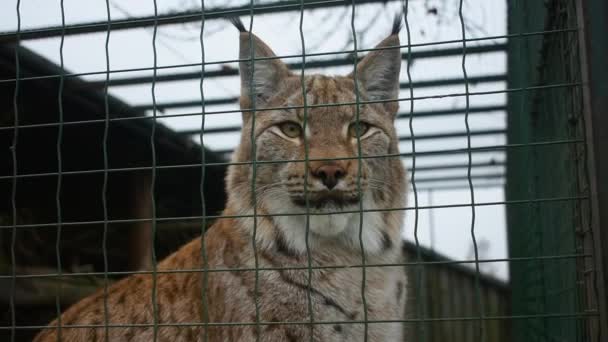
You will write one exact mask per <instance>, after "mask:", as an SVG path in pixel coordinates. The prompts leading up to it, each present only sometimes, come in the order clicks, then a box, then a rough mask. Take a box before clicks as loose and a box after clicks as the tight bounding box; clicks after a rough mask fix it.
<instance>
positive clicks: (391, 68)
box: [349, 33, 401, 116]
mask: <svg viewBox="0 0 608 342" xmlns="http://www.w3.org/2000/svg"><path fill="white" fill-rule="evenodd" d="M391 46H399V36H398V35H397V34H396V33H394V34H391V35H390V36H388V37H387V38H386V39H384V40H383V41H382V42H380V44H378V45H377V46H376V48H387V47H391ZM400 70H401V52H400V51H399V48H398V47H396V48H394V49H383V50H375V51H372V52H371V53H369V54H368V55H367V56H365V57H364V58H363V59H362V60H361V61H360V62H359V63H358V64H357V82H358V87H359V89H361V90H363V91H364V92H365V94H367V96H368V98H369V100H370V101H374V100H392V99H395V100H396V99H397V98H398V97H399V72H400ZM349 76H350V77H353V76H354V72H353V73H351V74H350V75H349ZM383 105H384V107H385V108H386V110H387V111H388V112H389V113H391V114H392V115H393V116H394V115H395V114H396V113H397V110H398V109H399V102H397V101H395V102H383Z"/></svg>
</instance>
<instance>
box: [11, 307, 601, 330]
mask: <svg viewBox="0 0 608 342" xmlns="http://www.w3.org/2000/svg"><path fill="white" fill-rule="evenodd" d="M597 315H598V312H597V311H595V310H592V311H589V312H573V313H550V314H536V315H533V314H532V315H510V316H486V317H484V319H483V320H484V321H496V320H509V321H513V320H519V319H531V318H553V319H560V318H574V319H586V318H588V317H594V316H597ZM477 320H479V317H477V316H472V317H447V318H444V317H442V318H425V319H403V320H397V319H383V320H368V321H363V320H348V321H334V320H329V321H319V322H316V323H315V324H316V325H329V324H364V323H365V322H367V323H368V324H378V323H425V322H450V321H452V322H458V321H477ZM258 324H260V325H268V326H272V325H307V324H309V323H308V321H278V322H273V321H269V322H266V321H264V322H259V323H258V322H213V323H207V324H205V323H200V322H175V323H160V324H158V326H159V327H243V326H255V325H258ZM154 326H155V325H153V324H149V323H139V324H137V323H132V324H110V325H109V328H151V327H154ZM7 328H8V327H1V326H0V330H5V329H7ZM17 328H18V329H22V330H26V329H36V330H40V329H49V327H48V326H42V325H24V326H19V327H17ZM64 328H66V329H67V328H69V329H80V328H84V329H90V328H103V325H102V324H73V325H72V324H71V325H66V326H65V327H64Z"/></svg>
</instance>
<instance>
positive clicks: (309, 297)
mask: <svg viewBox="0 0 608 342" xmlns="http://www.w3.org/2000/svg"><path fill="white" fill-rule="evenodd" d="M303 26H304V1H303V0H302V2H301V7H300V28H299V29H300V41H301V47H302V68H301V72H300V87H301V88H302V101H303V104H304V110H303V114H304V117H303V120H302V130H303V136H304V170H308V169H309V165H310V164H309V153H310V141H309V140H308V137H307V134H306V128H307V126H308V108H307V107H308V96H307V92H306V82H305V81H304V76H305V72H306V42H305V41H304V30H303ZM304 204H305V205H306V216H305V217H304V220H305V223H304V224H305V229H306V232H305V234H306V239H305V241H304V242H305V244H306V259H307V263H308V265H307V266H308V274H307V276H308V277H307V285H308V287H307V289H306V297H307V298H306V299H307V301H308V314H309V315H310V325H309V331H310V332H309V334H310V338H309V340H310V342H313V341H314V323H315V317H314V310H313V305H312V288H313V287H312V255H311V252H310V215H309V213H310V199H309V197H308V172H306V173H304Z"/></svg>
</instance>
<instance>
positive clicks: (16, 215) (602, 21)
mask: <svg viewBox="0 0 608 342" xmlns="http://www.w3.org/2000/svg"><path fill="white" fill-rule="evenodd" d="M45 13H47V14H48V15H44V14H45ZM399 13H401V14H400V16H399V17H398V18H399V22H400V24H401V25H402V26H403V28H402V29H401V32H400V33H399V37H400V39H401V43H400V44H401V45H399V46H398V49H399V53H400V58H401V73H400V76H399V79H398V83H399V84H398V87H399V90H398V94H397V96H398V98H393V99H390V100H392V101H397V102H398V103H399V108H400V109H399V111H398V112H397V114H396V116H395V119H394V126H395V128H396V133H397V136H396V139H397V142H396V144H397V145H398V147H399V149H400V151H401V152H400V153H399V154H397V155H387V154H384V155H378V156H371V157H369V156H363V155H362V154H361V150H360V149H359V152H358V155H357V156H356V157H354V158H352V159H353V163H357V162H358V163H359V165H361V163H362V162H363V160H366V158H369V159H373V158H377V159H382V158H385V159H386V158H399V160H401V161H402V162H403V164H404V165H405V166H406V167H407V170H408V172H407V181H408V193H407V204H406V205H405V206H400V207H390V208H385V209H383V210H384V211H396V212H400V213H401V214H402V215H404V217H405V221H404V224H403V231H404V233H403V236H402V239H400V243H401V246H398V247H399V249H400V253H401V254H402V255H403V259H402V261H400V262H398V263H392V264H387V265H366V264H365V258H364V259H363V264H359V263H356V264H349V265H329V266H327V267H326V268H328V269H332V268H336V269H355V268H356V269H359V268H361V269H363V271H362V272H363V274H365V272H366V271H365V269H366V268H367V267H370V268H371V267H394V266H397V267H400V268H402V269H405V272H406V274H407V283H408V287H407V300H406V302H405V304H404V305H403V307H402V311H403V312H404V315H403V317H402V318H395V319H393V320H392V321H391V320H390V319H389V320H388V321H390V322H392V323H399V324H400V326H401V327H402V329H403V332H404V334H403V336H404V338H403V340H404V341H447V340H450V341H493V342H494V341H497V342H500V341H601V340H604V339H606V336H608V331H607V330H606V329H607V327H608V324H607V321H606V319H607V317H606V297H605V290H606V289H605V284H606V278H605V277H606V274H607V273H606V270H605V266H606V263H607V261H606V260H605V258H606V250H605V249H604V248H603V247H605V246H606V241H608V240H607V239H606V236H607V235H606V232H605V229H604V230H602V229H601V227H604V228H605V226H606V221H607V220H608V218H607V217H606V215H608V214H606V213H607V212H608V210H605V209H606V206H607V204H606V203H607V202H606V196H607V195H606V194H607V190H606V189H607V187H608V182H606V175H608V170H606V166H605V164H606V158H605V156H604V155H602V151H601V147H602V143H605V142H606V141H608V140H606V134H607V133H606V132H608V122H607V121H606V117H607V116H606V114H607V113H606V110H607V109H606V108H608V104H606V98H608V97H606V84H608V75H607V72H608V71H607V70H606V69H605V68H604V66H603V64H604V61H605V59H606V57H607V55H606V51H607V50H608V47H607V46H608V44H606V42H604V41H605V39H604V40H602V39H601V38H602V37H603V33H604V32H606V31H604V29H607V26H608V5H606V4H604V3H603V2H602V1H600V0H587V1H583V0H550V1H543V0H492V1H481V0H454V1H426V0H425V1H422V0H411V1H408V0H404V1H392V0H388V1H387V0H353V1H350V2H348V1H346V2H345V1H333V0H332V1H309V0H301V1H266V2H254V1H252V2H251V3H250V2H247V1H229V2H222V1H207V2H205V1H202V2H196V1H167V2H164V3H160V2H159V3H157V2H156V1H150V2H149V3H146V4H143V3H129V4H124V3H118V2H117V1H111V0H104V1H97V2H95V3H94V4H93V3H88V4H84V3H83V2H76V1H67V0H61V1H60V2H53V3H45V4H34V2H31V1H27V0H11V1H8V2H5V3H3V4H2V5H0V18H2V19H3V20H0V146H2V149H1V150H0V151H1V152H0V307H1V309H0V340H2V341H30V340H32V338H34V336H35V335H36V334H38V333H39V332H40V331H42V330H44V329H49V328H48V327H47V324H48V323H49V322H51V321H52V320H53V319H55V318H56V317H58V316H59V315H60V314H61V313H62V312H64V311H65V310H66V309H67V308H68V307H70V306H71V305H73V304H75V303H77V302H78V301H80V300H81V299H83V298H85V297H88V296H90V295H91V294H94V293H96V292H97V293H102V292H99V291H107V289H108V288H109V287H110V286H111V285H112V284H115V283H117V282H118V281H120V280H121V279H124V278H126V277H128V276H131V275H145V276H150V277H153V278H155V277H157V276H158V275H159V274H163V272H164V271H160V272H159V270H158V269H157V265H158V262H160V261H161V260H163V259H164V258H165V257H167V256H168V255H170V254H171V253H173V252H175V251H176V250H178V249H179V248H180V246H183V245H184V244H186V243H187V242H189V241H191V240H193V239H197V238H199V239H200V238H201V236H202V239H203V241H204V236H205V231H206V229H207V228H209V227H211V226H212V225H213V224H214V222H218V220H222V219H225V218H227V215H228V214H227V213H226V212H225V211H224V209H225V207H226V203H227V198H228V195H229V194H228V193H227V192H226V186H225V178H226V173H227V170H228V168H229V167H230V166H231V165H236V164H239V165H240V164H242V165H244V166H245V167H251V168H252V169H253V170H256V167H257V165H258V163H260V162H261V163H264V162H265V161H264V160H257V158H256V157H255V154H254V157H253V158H252V160H248V161H246V162H240V163H235V159H231V155H232V153H233V151H234V150H235V148H236V146H237V145H238V144H239V142H242V141H243V139H248V137H246V136H243V137H241V136H240V132H241V128H242V126H241V115H242V114H241V111H240V109H239V96H240V95H241V94H240V86H241V80H240V79H239V69H238V64H239V61H244V60H246V59H243V60H241V59H240V58H239V57H238V52H237V50H238V49H237V46H238V38H237V33H236V29H234V27H232V26H231V25H230V23H229V21H228V20H227V19H229V18H234V17H239V18H241V19H242V20H243V22H244V23H245V27H244V28H243V29H245V30H246V31H249V30H251V31H252V32H253V33H255V34H256V35H258V36H260V37H263V38H264V40H266V41H267V42H269V45H272V46H273V48H275V51H276V52H277V55H278V59H280V60H282V61H283V62H284V63H285V65H286V66H287V68H289V69H290V70H291V71H292V72H293V75H297V76H301V77H302V84H304V76H309V75H314V74H339V75H346V74H349V73H351V72H353V70H356V69H355V67H356V65H357V62H359V61H361V59H362V58H363V56H365V55H367V54H370V53H373V52H383V50H382V48H380V49H378V48H374V46H375V45H374V44H375V43H376V42H377V41H379V39H380V38H383V37H385V36H386V34H387V33H388V32H390V27H391V24H392V23H391V21H392V17H393V16H394V15H395V14H397V15H399ZM598 37H599V38H598ZM592 39H593V45H592V44H591V41H592ZM252 56H253V55H252ZM270 59H272V58H270ZM262 62H265V60H264V59H261V60H260V59H255V60H254V61H252V63H253V65H254V68H255V65H258V64H259V63H262ZM355 72H356V71H355ZM355 83H356V82H355ZM355 87H356V86H355ZM355 89H356V90H355V91H354V92H355V93H356V94H357V96H356V101H354V102H352V103H339V101H335V102H336V103H338V104H337V105H343V106H352V107H353V108H356V111H357V113H358V112H359V110H360V108H361V106H366V105H370V106H371V105H374V102H380V103H381V104H382V101H374V100H373V99H372V100H371V101H367V100H360V98H359V95H358V92H359V90H358V89H357V88H355ZM251 96H252V98H255V95H254V94H252V95H251ZM384 102H389V101H384ZM336 103H327V104H325V105H327V106H326V107H328V108H330V109H329V110H328V115H330V114H331V107H332V106H337V105H336ZM315 106H316V105H315ZM315 106H308V105H307V104H306V101H304V104H303V105H302V106H301V107H302V109H303V112H304V113H307V110H309V109H310V108H315ZM321 107H322V106H321ZM276 109H277V110H281V109H283V110H288V109H290V108H276ZM251 111H253V112H254V117H255V112H256V111H257V109H256V108H251ZM303 115H304V118H305V119H304V121H306V115H307V114H303ZM356 122H357V123H358V122H359V118H358V114H357V119H356ZM305 127H306V123H305V124H304V131H305V130H306V129H305ZM349 127H350V126H349ZM357 127H358V126H357ZM357 129H358V128H357ZM357 134H358V133H357ZM357 136H358V135H357ZM249 138H254V135H253V134H252V135H251V137H249ZM254 140H255V139H253V140H251V141H254ZM307 144H308V142H307V141H306V139H304V145H305V146H306V145H307ZM357 144H358V146H359V148H360V146H361V142H360V141H357ZM253 145H254V146H255V143H253ZM277 148H278V147H277ZM254 150H255V148H254ZM304 150H306V157H305V158H304V160H301V161H300V162H302V163H305V164H306V165H308V163H310V162H311V160H309V156H308V154H307V153H308V149H307V148H304ZM604 154H605V153H604ZM338 159H340V158H338ZM312 161H313V162H314V161H315V160H314V158H313V160H312ZM283 162H284V163H287V162H289V160H285V161H283ZM359 173H360V172H359ZM254 174H255V173H254ZM359 182H360V180H359ZM253 187H254V188H255V181H253ZM304 189H305V190H304V192H306V187H305V188H304ZM358 190H359V193H360V196H362V195H361V188H360V183H359V189H358ZM256 194H258V192H257V191H254V197H255V196H256ZM254 203H255V199H254ZM359 203H360V205H359V207H358V209H357V210H356V212H357V215H361V218H363V216H364V215H370V213H371V212H374V210H375V209H369V208H367V209H366V208H364V207H363V204H362V203H363V200H359ZM306 211H307V212H306V214H305V215H306V216H307V217H308V218H307V220H310V217H311V215H313V214H311V212H310V206H309V203H306ZM376 211H378V210H376ZM265 215H266V216H270V217H272V216H273V215H272V213H270V214H265V213H261V214H260V213H258V212H256V211H255V210H254V214H253V216H254V222H257V218H258V217H264V216H265ZM287 215H289V214H287ZM236 216H237V217H238V216H239V215H236ZM307 222H308V221H307ZM361 222H363V219H361ZM307 224H308V223H307ZM362 225H363V224H362ZM361 229H364V227H361ZM360 239H361V243H363V242H362V238H360ZM358 241H359V240H358ZM307 248H308V247H307ZM361 248H363V246H362V247H361ZM201 253H204V251H201ZM363 254H364V255H365V253H363ZM309 261H310V259H309ZM256 265H257V264H256ZM318 269H321V268H320V267H317V268H315V267H313V266H311V263H310V262H309V263H308V266H307V267H304V270H306V271H308V272H313V271H317V270H318ZM246 271H255V272H256V274H257V272H280V271H281V270H276V269H246V270H230V269H227V270H219V271H218V270H215V271H214V270H211V269H209V268H205V267H201V268H198V269H189V268H184V269H181V270H175V271H174V272H173V273H176V274H182V273H183V274H187V273H195V274H200V275H201V276H203V275H204V274H209V273H212V272H246ZM166 273H171V272H166ZM277 274H278V273H277ZM309 274H312V273H309ZM363 279H365V278H363ZM256 282H257V278H256ZM362 282H363V281H362ZM362 287H365V285H364V284H362ZM301 289H302V287H301V288H295V287H294V291H296V290H301ZM304 289H305V290H306V291H305V292H307V294H308V296H309V298H310V296H312V295H315V294H316V293H315V292H314V288H313V286H311V284H309V285H308V287H304ZM224 290H225V291H230V289H229V288H227V289H224ZM361 291H362V293H365V290H361ZM255 293H257V290H256V292H255ZM177 295H178V296H179V294H177ZM316 295H318V294H316ZM256 300H257V299H256ZM326 301H327V300H326ZM106 303H107V302H106ZM363 303H365V299H363ZM155 305H156V304H155ZM155 305H154V307H155V308H156V306H155ZM193 305H194V304H193ZM362 305H363V307H364V308H363V310H364V311H365V312H366V313H367V310H368V309H367V308H365V304H362ZM106 306H107V305H106ZM311 308H312V304H311ZM111 309H112V308H111V307H107V311H111ZM154 310H156V309H154ZM311 310H312V309H311ZM105 315H106V319H105V320H103V321H101V323H99V324H98V325H96V326H95V328H99V329H102V328H110V329H115V328H124V327H137V322H128V323H126V324H113V323H112V322H109V321H108V319H107V312H106V313H105ZM364 317H367V316H366V315H365V316H364ZM241 323H243V322H209V321H197V322H183V321H178V320H176V321H163V322H159V321H158V320H157V319H156V318H155V320H154V322H149V324H148V326H149V327H150V328H152V329H153V330H154V336H155V338H156V333H157V331H158V330H159V329H162V328H163V327H172V328H176V329H187V328H189V327H192V326H194V327H202V328H209V327H212V326H214V325H215V326H238V325H239V324H241ZM340 323H341V324H353V325H355V324H364V325H365V326H366V327H367V326H368V325H374V324H384V323H387V322H385V321H374V320H368V319H367V318H362V319H361V320H355V319H353V320H351V322H349V321H344V322H340ZM243 324H250V325H255V326H257V327H260V326H264V327H272V326H277V325H279V326H280V325H285V326H289V325H298V324H299V325H307V326H312V328H311V331H312V329H317V328H316V326H317V325H318V326H321V325H323V324H332V323H331V322H330V323H327V322H316V321H315V320H314V319H313V317H312V314H311V318H310V322H308V321H307V322H295V323H294V322H287V321H283V320H281V319H276V320H274V321H267V320H264V319H262V318H261V317H260V316H259V315H256V316H255V317H253V318H252V322H249V323H243ZM334 326H336V325H335V324H334ZM86 328H90V327H89V326H87V325H86V324H85V325H79V326H75V327H70V324H63V325H60V326H59V327H53V328H52V329H58V330H59V331H61V329H86ZM334 329H335V330H336V331H337V332H341V330H340V329H342V328H340V329H337V328H335V327H334ZM366 329H367V328H366ZM366 331H367V330H366ZM310 336H311V337H310V340H311V341H312V340H313V338H312V334H311V335H310ZM207 338H209V336H207V335H205V339H207ZM159 339H162V338H159ZM255 339H257V340H260V341H263V340H264V336H263V335H260V334H258V335H256V336H255ZM201 340H202V337H201ZM235 340H236V339H235ZM293 340H299V339H297V338H296V339H293ZM364 340H370V341H374V337H373V336H372V337H368V336H367V335H365V336H364Z"/></svg>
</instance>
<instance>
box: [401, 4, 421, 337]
mask: <svg viewBox="0 0 608 342" xmlns="http://www.w3.org/2000/svg"><path fill="white" fill-rule="evenodd" d="M408 15H409V0H405V1H404V3H403V21H404V23H405V31H406V34H407V54H408V60H407V67H406V74H407V82H408V84H409V87H408V89H409V95H410V98H412V99H413V98H414V87H413V86H412V74H411V65H412V60H411V56H412V37H411V31H410V23H409V20H408ZM413 113H414V100H412V101H410V107H409V115H408V117H409V122H408V126H409V130H410V137H411V146H412V166H411V169H410V170H411V173H412V174H411V178H410V182H411V184H412V190H413V194H414V241H415V243H416V260H417V261H418V262H421V261H422V255H421V252H420V238H419V236H418V219H419V207H418V190H417V184H416V181H417V180H416V135H415V134H414V115H413ZM423 279H424V266H422V264H420V265H418V267H416V278H415V283H416V287H415V294H414V295H415V297H416V298H424V297H423V296H424V293H423V286H424V284H423ZM423 305H424V304H423V301H421V300H418V301H416V317H417V318H420V317H422V318H424V317H426V310H425V308H424V307H423ZM425 331H426V329H425V327H421V326H420V324H416V339H418V340H419V341H422V342H424V341H425V340H426V333H425Z"/></svg>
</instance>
